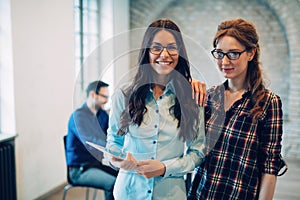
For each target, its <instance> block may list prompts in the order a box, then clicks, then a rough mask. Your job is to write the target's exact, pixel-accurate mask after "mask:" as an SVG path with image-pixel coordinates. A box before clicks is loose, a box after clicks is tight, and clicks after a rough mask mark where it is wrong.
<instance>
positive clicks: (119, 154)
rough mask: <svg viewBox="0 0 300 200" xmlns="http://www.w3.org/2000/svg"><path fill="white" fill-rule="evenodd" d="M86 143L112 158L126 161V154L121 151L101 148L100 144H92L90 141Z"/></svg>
mask: <svg viewBox="0 0 300 200" xmlns="http://www.w3.org/2000/svg"><path fill="white" fill-rule="evenodd" d="M86 143H87V144H88V145H90V146H92V147H94V148H95V149H97V150H99V151H101V152H103V153H105V154H107V155H109V156H112V157H115V158H117V159H120V160H124V159H125V158H126V153H124V152H122V151H121V150H119V149H118V150H115V151H113V150H109V149H107V148H105V147H103V146H100V145H98V144H95V143H92V142H89V141H86Z"/></svg>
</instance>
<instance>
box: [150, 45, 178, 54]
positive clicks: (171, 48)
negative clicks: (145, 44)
mask: <svg viewBox="0 0 300 200" xmlns="http://www.w3.org/2000/svg"><path fill="white" fill-rule="evenodd" d="M164 49H167V52H168V53H169V55H170V56H175V55H177V54H178V47H177V46H175V45H167V46H162V45H160V44H152V45H151V46H150V52H151V53H153V54H154V55H160V54H161V52H162V51H163V50H164Z"/></svg>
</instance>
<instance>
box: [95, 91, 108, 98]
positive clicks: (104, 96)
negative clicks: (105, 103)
mask: <svg viewBox="0 0 300 200" xmlns="http://www.w3.org/2000/svg"><path fill="white" fill-rule="evenodd" d="M96 94H97V95H99V96H100V97H103V98H105V99H108V98H109V96H106V95H104V94H100V93H98V92H96Z"/></svg>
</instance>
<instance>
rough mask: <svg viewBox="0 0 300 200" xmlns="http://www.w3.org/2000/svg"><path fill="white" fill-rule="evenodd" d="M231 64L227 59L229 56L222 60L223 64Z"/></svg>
mask: <svg viewBox="0 0 300 200" xmlns="http://www.w3.org/2000/svg"><path fill="white" fill-rule="evenodd" d="M229 62H230V60H229V58H228V57H227V55H225V56H224V57H223V58H222V63H223V64H228V63H229Z"/></svg>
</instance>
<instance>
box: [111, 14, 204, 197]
mask: <svg viewBox="0 0 300 200" xmlns="http://www.w3.org/2000/svg"><path fill="white" fill-rule="evenodd" d="M191 82H192V79H191V75H190V68H189V62H188V59H187V53H186V50H185V46H184V43H183V39H182V35H181V32H180V30H179V28H178V27H177V25H176V24H175V23H174V22H172V21H171V20H169V19H160V20H157V21H154V22H153V23H152V24H150V25H149V27H148V28H147V30H146V33H145V35H144V38H143V42H142V47H141V49H140V53H139V59H138V71H137V74H136V75H135V77H134V80H133V83H132V84H131V86H129V87H128V88H126V89H119V90H117V91H116V93H115V95H114V97H113V102H112V108H111V113H110V119H109V129H108V137H107V145H106V147H107V149H109V150H111V151H116V150H117V151H119V152H121V151H122V152H126V155H127V156H126V158H125V159H123V160H122V159H117V158H115V157H113V158H111V159H110V162H111V164H112V165H113V166H115V167H117V168H120V171H119V174H118V177H117V180H116V183H115V188H114V197H115V199H117V200H118V199H122V200H126V199H128V200H132V199H142V200H146V199H149V200H150V199H164V200H166V199H172V200H174V199H186V188H185V182H184V175H185V174H186V173H188V172H191V171H192V170H193V169H194V168H195V166H197V165H199V164H200V163H201V162H202V161H203V158H204V146H205V144H204V143H205V138H204V117H203V107H199V106H198V105H197V104H196V103H195V101H194V100H193V99H192V88H191Z"/></svg>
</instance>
